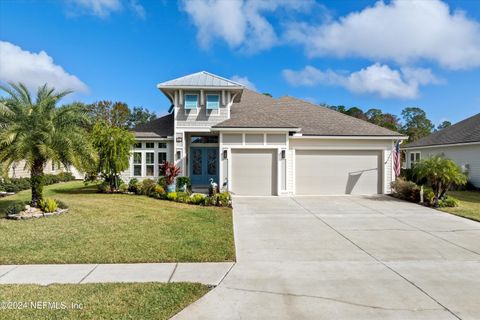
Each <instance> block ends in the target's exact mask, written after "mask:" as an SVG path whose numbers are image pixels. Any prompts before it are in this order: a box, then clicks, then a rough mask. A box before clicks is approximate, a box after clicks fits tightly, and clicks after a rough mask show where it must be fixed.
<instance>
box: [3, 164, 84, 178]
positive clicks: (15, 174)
mask: <svg viewBox="0 0 480 320" xmlns="http://www.w3.org/2000/svg"><path fill="white" fill-rule="evenodd" d="M43 170H44V171H43V173H45V174H59V173H60V172H71V173H72V174H73V176H74V177H75V179H83V178H84V174H83V173H82V172H80V171H79V170H77V169H76V168H75V167H73V166H70V167H69V168H65V167H64V166H63V165H60V166H59V165H57V164H55V163H53V162H52V161H47V163H46V164H45V168H44V169H43ZM7 176H8V177H9V178H30V170H29V169H28V168H25V161H23V160H22V161H19V162H16V163H14V164H12V165H11V166H10V168H9V169H8V173H7Z"/></svg>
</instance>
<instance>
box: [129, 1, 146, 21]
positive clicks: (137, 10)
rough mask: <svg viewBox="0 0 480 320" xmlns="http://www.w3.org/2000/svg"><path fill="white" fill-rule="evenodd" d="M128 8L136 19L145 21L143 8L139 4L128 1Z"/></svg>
mask: <svg viewBox="0 0 480 320" xmlns="http://www.w3.org/2000/svg"><path fill="white" fill-rule="evenodd" d="M130 7H131V8H132V10H133V12H135V14H136V15H137V16H138V17H140V18H142V19H145V8H144V7H143V6H142V5H141V4H140V2H139V1H138V0H130Z"/></svg>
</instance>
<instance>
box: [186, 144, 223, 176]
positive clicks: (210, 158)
mask: <svg viewBox="0 0 480 320" xmlns="http://www.w3.org/2000/svg"><path fill="white" fill-rule="evenodd" d="M190 177H191V179H192V184H194V185H208V184H210V179H213V181H214V182H216V183H218V148H200V147H194V148H190Z"/></svg>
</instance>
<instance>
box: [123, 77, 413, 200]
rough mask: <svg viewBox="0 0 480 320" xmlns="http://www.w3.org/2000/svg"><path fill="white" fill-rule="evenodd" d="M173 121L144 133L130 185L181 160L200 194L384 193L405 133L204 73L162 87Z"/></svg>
mask: <svg viewBox="0 0 480 320" xmlns="http://www.w3.org/2000/svg"><path fill="white" fill-rule="evenodd" d="M157 87H158V89H159V90H160V91H161V92H162V93H163V94H164V95H165V96H166V97H167V98H168V99H169V100H170V102H171V108H170V114H168V115H166V116H164V117H161V118H159V119H156V120H154V121H151V122H149V123H147V124H145V125H141V126H139V127H137V128H136V129H135V136H136V141H137V143H136V145H135V148H134V150H133V151H132V157H131V165H130V169H129V170H128V172H125V173H124V178H125V179H126V180H128V179H130V178H133V177H135V178H138V179H144V178H153V179H156V178H158V174H159V165H160V164H161V163H162V162H163V161H164V160H167V161H173V162H174V163H175V164H176V165H177V166H179V167H180V168H181V170H182V175H185V176H189V177H190V178H191V180H192V184H193V186H194V187H204V186H208V185H209V182H210V179H213V181H215V182H216V183H218V184H219V186H220V187H221V188H222V189H225V190H228V191H230V192H232V193H234V194H237V195H294V194H295V195H323V194H382V193H389V192H390V183H391V182H392V181H393V180H394V179H395V175H394V173H393V169H392V162H393V159H392V150H393V147H394V144H395V143H396V141H398V140H403V139H404V138H405V137H403V136H402V135H401V134H399V133H397V132H393V131H391V130H388V129H385V128H382V127H379V126H376V125H373V124H371V123H368V122H366V121H363V120H359V119H356V118H353V117H350V116H347V115H344V114H341V113H339V112H336V111H333V110H330V109H328V108H324V107H321V106H317V105H313V104H311V103H308V102H306V101H303V100H300V99H296V98H293V97H288V96H286V97H282V98H279V99H273V98H271V97H269V96H266V95H263V94H259V93H257V92H254V91H252V90H249V89H247V88H245V87H244V86H243V85H241V84H239V83H236V82H234V81H231V80H228V79H225V78H222V77H219V76H216V75H213V74H211V73H208V72H199V73H195V74H191V75H187V76H184V77H181V78H178V79H174V80H170V81H166V82H162V83H160V84H158V86H157Z"/></svg>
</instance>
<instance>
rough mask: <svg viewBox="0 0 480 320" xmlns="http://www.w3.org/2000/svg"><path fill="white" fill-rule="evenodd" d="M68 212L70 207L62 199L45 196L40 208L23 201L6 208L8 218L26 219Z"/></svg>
mask: <svg viewBox="0 0 480 320" xmlns="http://www.w3.org/2000/svg"><path fill="white" fill-rule="evenodd" d="M67 212H68V207H67V205H66V204H65V203H63V202H62V201H58V200H54V199H51V198H45V199H43V200H41V201H40V205H39V208H36V207H31V206H30V205H28V204H27V205H25V204H23V203H15V204H13V205H11V206H9V207H8V208H7V210H6V213H7V216H6V217H7V219H13V220H26V219H32V218H43V217H50V216H53V215H59V214H63V213H67Z"/></svg>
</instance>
